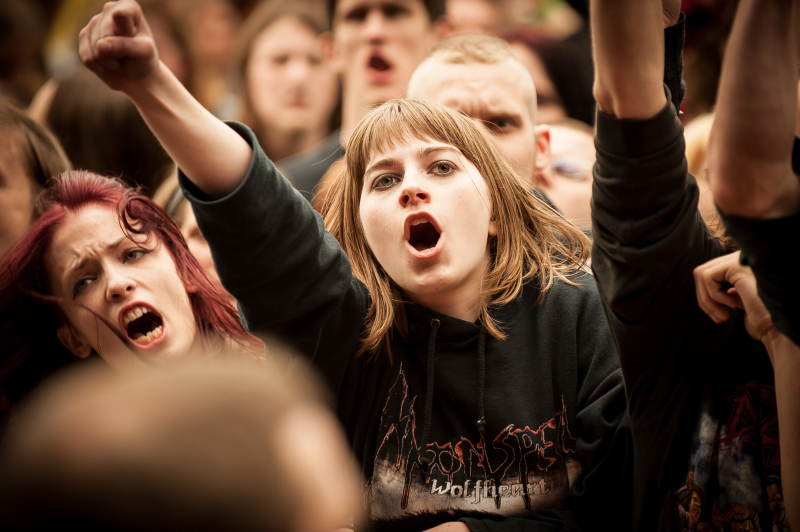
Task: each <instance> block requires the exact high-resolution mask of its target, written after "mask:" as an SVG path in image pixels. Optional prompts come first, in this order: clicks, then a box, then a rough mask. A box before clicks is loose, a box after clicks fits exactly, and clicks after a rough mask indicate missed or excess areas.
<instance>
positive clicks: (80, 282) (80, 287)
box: [72, 277, 94, 297]
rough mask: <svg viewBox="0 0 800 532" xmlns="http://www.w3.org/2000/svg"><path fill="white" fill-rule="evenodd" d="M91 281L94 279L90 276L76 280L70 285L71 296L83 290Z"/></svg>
mask: <svg viewBox="0 0 800 532" xmlns="http://www.w3.org/2000/svg"><path fill="white" fill-rule="evenodd" d="M92 281H94V279H92V278H91V277H84V278H83V279H79V280H78V282H76V283H75V285H74V286H73V287H72V297H75V296H77V295H78V294H79V293H81V292H82V291H83V290H85V289H86V288H87V287H88V286H89V285H90V284H92Z"/></svg>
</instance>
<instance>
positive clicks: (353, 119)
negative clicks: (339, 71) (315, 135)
mask: <svg viewBox="0 0 800 532" xmlns="http://www.w3.org/2000/svg"><path fill="white" fill-rule="evenodd" d="M342 93H343V96H342V129H341V133H340V136H339V141H340V142H341V144H342V146H347V141H348V140H349V139H350V133H352V132H353V130H354V129H355V128H356V126H357V125H358V123H359V122H360V121H361V119H362V118H364V117H365V116H366V115H367V113H369V112H370V111H371V110H372V109H373V108H375V107H376V106H378V105H380V104H382V103H383V102H384V100H383V99H381V98H378V97H376V96H365V95H364V94H363V93H361V92H358V91H354V90H353V89H352V88H348V87H347V85H344V86H343V87H342Z"/></svg>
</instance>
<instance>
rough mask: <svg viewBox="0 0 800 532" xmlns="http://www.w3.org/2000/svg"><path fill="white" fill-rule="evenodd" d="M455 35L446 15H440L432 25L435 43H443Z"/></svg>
mask: <svg viewBox="0 0 800 532" xmlns="http://www.w3.org/2000/svg"><path fill="white" fill-rule="evenodd" d="M454 34H455V28H454V27H453V23H452V22H450V19H449V18H447V15H446V14H445V15H442V16H440V17H439V18H437V19H436V21H435V22H434V23H433V36H434V39H435V41H436V42H439V41H443V40H445V39H447V38H448V37H452V36H453V35H454Z"/></svg>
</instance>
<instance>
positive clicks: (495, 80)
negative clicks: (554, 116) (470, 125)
mask: <svg viewBox="0 0 800 532" xmlns="http://www.w3.org/2000/svg"><path fill="white" fill-rule="evenodd" d="M533 90H534V89H533V86H532V85H531V81H530V76H528V73H527V72H526V71H525V69H524V68H523V67H522V66H521V65H520V64H519V63H518V62H517V61H514V60H513V59H507V60H505V61H501V62H498V63H490V64H452V63H444V62H442V61H439V60H437V59H435V58H431V59H429V60H427V61H425V63H423V64H422V65H420V67H419V68H418V69H417V71H416V72H415V73H414V77H413V79H412V80H411V84H410V85H409V88H408V95H409V97H412V98H422V99H427V100H433V101H436V102H439V103H443V104H445V105H449V106H451V107H453V108H455V109H458V110H459V111H461V112H462V113H464V114H465V115H467V116H469V117H470V118H472V119H473V120H474V121H475V122H476V123H477V124H478V125H480V126H481V127H483V128H485V129H486V131H488V132H489V137H490V138H491V140H492V142H493V143H494V145H495V147H496V148H497V149H498V150H499V151H500V153H501V154H502V155H503V157H504V158H505V159H506V161H507V162H508V163H509V164H511V166H512V167H513V168H514V169H515V170H516V171H517V173H518V174H519V176H520V177H521V178H522V180H523V181H524V182H525V183H527V184H528V185H533V176H534V174H535V172H536V169H537V163H538V164H539V165H540V166H541V165H542V164H546V163H547V161H546V159H545V158H544V157H539V159H538V160H537V154H538V152H542V153H547V152H548V149H547V146H546V143H547V138H546V136H541V135H537V130H536V126H535V125H534V123H533V118H532V116H531V103H532V101H531V100H532V93H533ZM542 143H544V144H542Z"/></svg>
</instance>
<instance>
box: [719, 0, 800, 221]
mask: <svg viewBox="0 0 800 532" xmlns="http://www.w3.org/2000/svg"><path fill="white" fill-rule="evenodd" d="M798 16H800V2H798V1H797V0H766V1H765V0H742V2H741V3H740V4H739V8H738V12H737V14H736V20H735V22H734V25H733V30H732V32H731V36H730V39H729V41H728V46H727V49H726V51H725V60H724V62H723V65H722V75H721V78H720V85H719V92H718V95H717V106H716V119H715V121H714V127H713V129H712V131H711V138H710V140H709V144H708V177H709V182H710V184H711V189H712V192H713V194H714V200H715V201H716V202H717V205H718V207H719V208H720V209H721V210H722V211H723V212H724V213H726V214H729V215H735V216H743V217H747V218H778V217H781V216H786V215H789V214H795V213H797V212H800V181H798V179H797V176H796V175H795V174H794V172H793V171H792V166H791V162H792V146H793V142H794V136H793V132H794V131H795V117H796V109H797V62H798V53H797V47H798V39H797V37H798V31H797V25H798Z"/></svg>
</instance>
